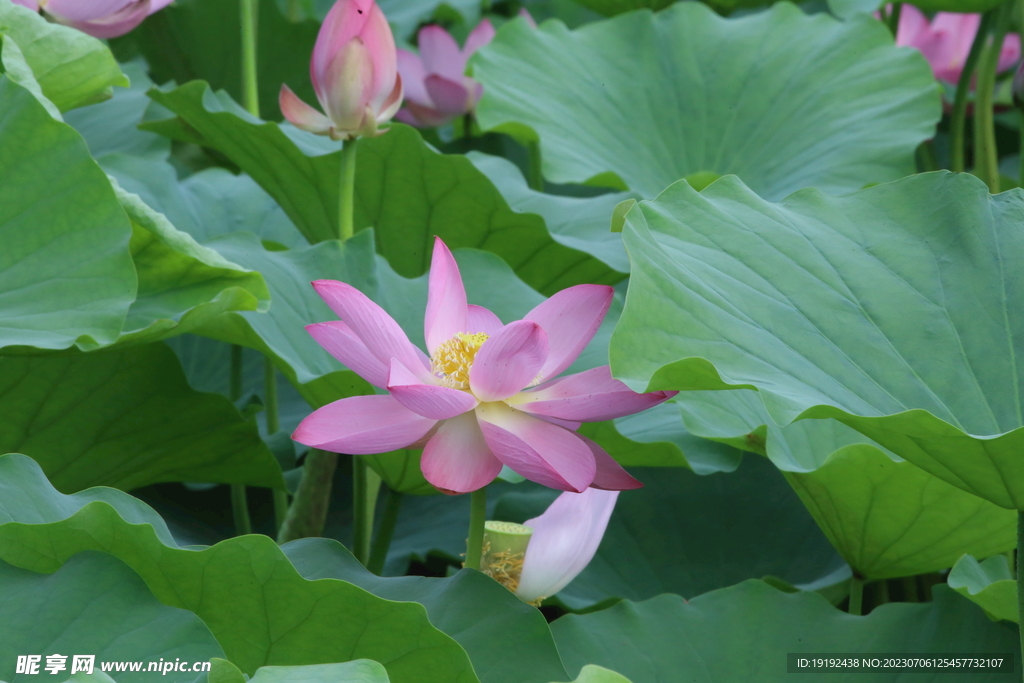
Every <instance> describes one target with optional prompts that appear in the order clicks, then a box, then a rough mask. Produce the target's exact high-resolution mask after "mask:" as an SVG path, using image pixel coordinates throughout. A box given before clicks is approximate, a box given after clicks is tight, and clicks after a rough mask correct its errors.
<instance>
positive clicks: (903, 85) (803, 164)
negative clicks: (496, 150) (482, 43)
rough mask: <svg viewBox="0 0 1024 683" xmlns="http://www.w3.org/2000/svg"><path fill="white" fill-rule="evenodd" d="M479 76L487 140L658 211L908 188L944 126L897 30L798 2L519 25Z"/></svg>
mask: <svg viewBox="0 0 1024 683" xmlns="http://www.w3.org/2000/svg"><path fill="white" fill-rule="evenodd" d="M552 64H558V65H559V68H557V69H553V68H551V65H552ZM472 73H473V77H474V78H476V79H477V80H479V81H480V82H481V83H483V84H484V88H485V90H484V96H483V99H482V100H481V101H480V104H479V106H478V107H477V116H478V118H479V120H480V125H481V126H482V127H483V128H484V129H489V130H498V131H504V132H509V133H512V134H513V135H515V136H517V137H520V138H527V139H530V138H532V139H539V140H540V144H541V149H542V152H543V169H544V176H545V177H546V178H547V179H548V180H550V181H552V182H556V183H567V182H592V183H594V184H600V185H612V186H615V187H621V188H622V189H625V188H628V189H631V190H634V191H636V192H638V193H640V194H642V195H643V196H645V197H654V196H655V195H657V194H658V193H659V192H661V191H662V189H664V188H665V187H666V186H667V185H669V184H671V183H673V182H675V181H676V180H679V179H680V178H683V177H686V176H689V175H691V174H695V173H699V172H712V173H716V174H719V175H724V174H727V173H735V174H737V175H739V176H740V177H741V178H743V179H744V181H745V182H746V183H747V184H748V185H750V187H751V188H753V189H754V191H755V192H757V193H758V194H760V195H761V196H764V197H768V198H772V199H775V198H780V197H784V196H785V195H787V194H789V193H790V192H793V191H794V190H797V189H800V188H804V187H809V186H813V187H818V188H821V189H822V190H825V191H828V192H845V191H850V190H855V189H858V188H860V187H863V186H864V185H866V184H868V183H877V182H884V181H887V180H893V179H895V178H899V177H901V176H904V175H907V174H909V173H913V172H914V150H915V149H916V147H917V145H918V144H919V143H920V142H922V141H924V140H925V139H928V138H930V137H931V136H933V135H934V132H935V123H936V122H937V121H938V118H939V116H940V106H939V92H938V89H937V88H936V86H935V80H934V78H933V76H932V72H931V69H930V68H929V67H928V65H927V63H926V62H925V61H924V59H923V58H922V57H921V55H920V53H918V52H916V51H913V50H908V49H902V48H900V49H897V48H895V47H893V42H892V35H891V34H890V33H889V32H888V31H887V30H886V28H885V26H883V25H881V24H880V23H879V22H878V21H875V20H874V19H872V18H870V17H856V18H854V19H852V20H851V21H849V22H845V23H840V22H838V21H836V20H835V19H834V18H832V17H830V16H828V15H826V14H816V15H813V16H807V15H804V13H803V12H802V11H801V10H799V9H798V8H797V7H795V6H793V5H791V4H789V3H779V4H777V5H775V6H774V7H772V8H771V9H769V10H767V11H764V12H760V13H757V14H753V15H749V16H745V17H741V18H738V19H724V18H722V17H720V16H718V15H717V14H715V12H714V11H712V10H711V9H710V8H708V7H707V6H706V5H704V4H702V3H696V2H682V3H677V4H676V5H674V6H673V7H670V8H668V9H666V10H665V11H663V12H659V13H657V14H651V13H650V12H633V13H629V14H625V15H622V16H619V17H615V18H613V19H608V20H605V21H601V22H597V23H593V24H588V25H586V26H584V27H582V28H580V29H578V30H576V31H569V30H568V29H566V27H565V26H564V25H563V24H561V23H560V22H557V21H549V22H545V23H544V24H543V25H542V26H541V27H540V28H539V29H537V30H534V29H532V28H530V27H529V26H528V25H527V24H526V23H525V22H522V21H517V22H510V23H509V25H508V26H506V27H504V28H503V29H502V30H501V31H500V32H499V35H498V36H497V37H496V38H495V40H494V42H492V43H491V44H490V45H488V46H487V47H485V48H483V49H481V50H480V51H479V52H478V53H477V54H476V55H475V56H474V58H473V61H472ZM868 111H870V112H871V115H870V116H866V115H865V112H868Z"/></svg>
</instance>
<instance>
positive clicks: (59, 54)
mask: <svg viewBox="0 0 1024 683" xmlns="http://www.w3.org/2000/svg"><path fill="white" fill-rule="evenodd" d="M5 35H8V36H11V37H12V38H14V41H15V42H16V43H17V44H18V47H20V48H21V51H22V53H23V54H24V55H25V61H27V62H28V64H29V66H30V67H31V68H32V72H33V73H34V74H35V76H36V80H38V81H39V86H40V87H41V88H42V91H43V95H45V96H46V98H47V99H48V100H50V101H51V102H53V103H54V104H55V105H57V108H58V109H60V110H61V111H67V110H69V109H74V108H75V107H81V106H84V105H86V104H90V103H92V102H99V101H102V100H105V99H108V98H109V97H110V96H111V94H112V91H113V87H112V86H115V85H119V86H125V87H127V86H128V79H127V78H126V77H125V75H124V74H123V73H121V69H120V67H118V65H117V62H116V61H115V60H114V56H113V55H112V54H111V53H110V50H109V49H107V46H106V45H104V44H103V42H102V41H100V40H97V39H96V38H93V37H92V36H88V35H86V34H85V33H82V32H81V31H79V30H77V29H73V28H70V27H67V26H61V25H60V24H54V23H51V22H49V21H47V20H46V19H44V18H43V17H41V16H40V15H39V13H38V12H33V11H31V10H29V9H28V8H26V7H22V6H20V5H16V4H14V3H13V2H10V0H0V40H2V36H5Z"/></svg>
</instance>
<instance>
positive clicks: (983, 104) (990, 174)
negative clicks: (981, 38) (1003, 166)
mask: <svg viewBox="0 0 1024 683" xmlns="http://www.w3.org/2000/svg"><path fill="white" fill-rule="evenodd" d="M1006 7H1007V5H1006V4H1004V5H1002V6H1000V7H998V8H996V9H995V10H993V11H995V12H997V14H996V18H995V27H994V29H993V31H992V39H991V40H990V41H989V42H987V43H986V44H985V48H984V50H983V51H982V53H981V59H980V60H979V62H978V90H977V92H976V93H975V97H974V148H975V149H974V171H975V173H976V174H977V175H978V177H979V178H981V179H982V180H984V181H985V183H986V184H987V185H988V189H989V192H992V193H993V194H995V193H998V192H999V154H998V150H997V149H996V125H995V113H994V112H993V107H992V100H993V96H994V94H995V89H996V72H997V71H998V70H999V53H1000V51H1001V49H1002V45H1003V39H1004V38H1006V28H1007V26H1006V24H1007V14H1008V13H1007V11H1006Z"/></svg>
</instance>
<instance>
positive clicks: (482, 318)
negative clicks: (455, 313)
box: [466, 304, 504, 337]
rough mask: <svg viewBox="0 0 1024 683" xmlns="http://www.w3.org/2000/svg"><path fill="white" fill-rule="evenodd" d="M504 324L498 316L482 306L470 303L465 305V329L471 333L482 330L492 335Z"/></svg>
mask: <svg viewBox="0 0 1024 683" xmlns="http://www.w3.org/2000/svg"><path fill="white" fill-rule="evenodd" d="M502 327H504V325H502V324H501V320H499V319H498V316H496V315H494V313H492V312H491V311H489V310H487V309H486V308H484V307H483V306H476V305H474V304H470V305H469V306H467V307H466V330H468V331H469V332H471V333H476V332H483V333H484V334H486V335H488V336H491V337H493V336H494V335H495V334H497V333H498V330H500V329H501V328H502Z"/></svg>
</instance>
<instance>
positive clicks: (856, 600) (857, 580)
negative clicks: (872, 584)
mask: <svg viewBox="0 0 1024 683" xmlns="http://www.w3.org/2000/svg"><path fill="white" fill-rule="evenodd" d="M863 604H864V579H862V578H861V577H859V576H857V575H856V574H854V575H853V578H851V579H850V606H849V608H848V609H847V610H846V611H847V612H849V613H850V614H854V615H856V616H860V615H861V611H862V607H863Z"/></svg>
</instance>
